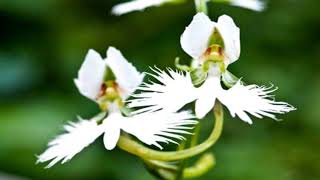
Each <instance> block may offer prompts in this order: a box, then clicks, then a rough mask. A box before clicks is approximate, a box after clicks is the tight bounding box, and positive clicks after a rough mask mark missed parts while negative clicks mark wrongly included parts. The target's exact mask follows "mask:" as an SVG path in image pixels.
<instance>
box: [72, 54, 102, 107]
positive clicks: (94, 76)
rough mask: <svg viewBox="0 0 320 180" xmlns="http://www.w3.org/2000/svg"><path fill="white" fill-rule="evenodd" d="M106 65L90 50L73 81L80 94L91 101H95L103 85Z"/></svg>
mask: <svg viewBox="0 0 320 180" xmlns="http://www.w3.org/2000/svg"><path fill="white" fill-rule="evenodd" d="M105 70H106V64H105V62H104V60H103V59H102V58H101V56H100V55H99V53H97V52H96V51H94V50H92V49H90V50H89V52H88V53H87V55H86V58H85V60H84V62H83V64H82V65H81V68H80V70H79V72H78V78H77V79H75V80H74V82H75V84H76V86H77V88H78V89H79V91H80V93H81V94H82V95H83V96H85V97H87V98H89V99H92V100H94V101H95V100H96V98H97V96H98V94H99V91H100V88H101V84H102V83H103V78H104V73H105Z"/></svg>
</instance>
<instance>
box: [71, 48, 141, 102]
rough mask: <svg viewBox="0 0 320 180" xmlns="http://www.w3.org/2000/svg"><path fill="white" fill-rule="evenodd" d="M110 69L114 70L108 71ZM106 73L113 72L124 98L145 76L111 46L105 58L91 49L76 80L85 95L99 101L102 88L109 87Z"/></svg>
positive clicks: (117, 86)
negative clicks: (106, 82) (106, 81)
mask: <svg viewBox="0 0 320 180" xmlns="http://www.w3.org/2000/svg"><path fill="white" fill-rule="evenodd" d="M107 67H108V68H107ZM108 69H109V70H111V71H112V72H107V71H108ZM106 73H113V74H114V76H115V77H116V81H115V82H116V85H115V86H116V88H118V89H119V90H120V96H121V97H122V98H123V99H126V98H127V97H128V96H129V95H130V94H131V93H133V92H134V91H135V89H136V88H137V87H138V86H139V85H140V84H141V82H142V81H143V77H144V74H141V73H139V72H138V71H137V69H136V68H135V67H134V66H132V64H131V63H129V62H128V61H127V60H126V59H125V58H124V57H123V55H122V54H121V52H120V51H119V50H117V49H116V48H114V47H110V48H109V49H108V51H107V58H105V59H103V58H102V57H101V56H100V54H99V53H97V52H96V51H94V50H92V49H91V50H89V52H88V53H87V55H86V58H85V60H84V62H83V64H82V66H81V68H80V70H79V72H78V78H77V79H75V80H74V82H75V84H76V86H77V88H78V89H79V91H80V93H81V94H82V95H83V96H85V97H87V98H89V99H91V100H93V101H97V99H98V98H99V96H101V94H100V92H101V90H102V89H101V88H108V87H105V86H106V84H105V82H104V78H105V75H106Z"/></svg>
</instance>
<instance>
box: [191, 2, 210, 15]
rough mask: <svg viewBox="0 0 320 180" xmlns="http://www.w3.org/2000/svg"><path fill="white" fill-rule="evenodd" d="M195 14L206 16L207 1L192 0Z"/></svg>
mask: <svg viewBox="0 0 320 180" xmlns="http://www.w3.org/2000/svg"><path fill="white" fill-rule="evenodd" d="M194 4H195V6H196V10H197V12H203V13H205V14H208V8H207V0H194Z"/></svg>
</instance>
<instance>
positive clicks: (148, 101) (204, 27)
mask: <svg viewBox="0 0 320 180" xmlns="http://www.w3.org/2000/svg"><path fill="white" fill-rule="evenodd" d="M181 46H182V48H183V50H184V51H185V52H186V53H187V54H189V55H190V56H191V57H193V59H194V60H195V61H196V62H197V63H196V64H197V65H198V67H197V69H196V70H199V71H203V72H202V73H204V74H205V76H204V77H205V78H204V79H203V81H202V83H201V84H200V85H201V86H199V87H195V86H194V85H193V82H192V77H191V76H192V74H190V73H189V72H185V73H182V72H177V71H173V70H171V69H169V70H168V73H166V72H165V71H161V70H159V69H155V70H153V71H154V72H155V74H152V76H153V77H155V78H156V79H157V80H158V81H159V82H160V83H150V84H148V83H144V84H143V85H142V86H141V87H139V88H138V89H140V90H142V91H143V92H142V93H140V94H135V95H133V96H134V97H135V99H133V100H130V103H129V104H128V106H129V107H143V108H142V109H140V110H138V111H136V112H135V113H141V112H153V111H158V110H166V111H172V112H175V111H177V110H179V109H181V108H182V107H183V106H184V105H185V104H187V103H190V102H192V101H196V103H195V113H196V116H197V117H198V118H199V119H202V118H203V117H204V116H205V115H206V114H207V113H208V112H209V111H210V110H211V109H212V108H213V106H214V104H215V101H216V99H218V100H219V101H220V102H221V103H222V104H224V105H225V106H226V107H227V108H228V109H229V111H230V113H231V115H232V116H233V117H235V115H237V116H239V118H240V119H241V120H243V121H245V122H248V123H250V124H251V123H252V120H251V118H250V117H249V116H248V114H251V115H253V116H255V117H258V118H262V117H263V116H267V117H270V118H273V119H276V117H275V115H274V114H275V113H280V114H282V113H286V112H289V111H292V110H295V108H294V107H292V106H291V105H289V104H288V103H285V102H277V101H275V100H274V99H273V96H272V95H270V93H272V92H273V91H275V90H276V89H274V88H273V87H269V88H267V87H259V86H257V85H248V86H246V85H244V84H243V83H242V82H241V81H240V80H238V81H235V82H234V84H233V87H231V88H230V89H228V90H225V89H223V88H222V86H221V77H222V79H223V80H224V81H228V78H230V77H231V76H230V73H229V72H228V71H227V70H226V68H227V66H228V65H229V64H231V63H233V62H235V61H236V60H238V58H239V56H240V30H239V28H238V27H237V26H236V25H235V24H234V22H233V20H232V18H231V17H229V16H227V15H223V16H220V17H219V19H218V22H212V21H211V20H210V19H209V18H208V17H207V16H206V15H205V14H203V13H198V14H197V15H195V16H194V18H193V21H192V22H191V23H190V25H189V26H188V27H187V28H186V30H185V31H184V33H183V34H182V36H181Z"/></svg>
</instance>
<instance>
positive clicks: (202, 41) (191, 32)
mask: <svg viewBox="0 0 320 180" xmlns="http://www.w3.org/2000/svg"><path fill="white" fill-rule="evenodd" d="M214 26H215V23H214V22H212V21H211V20H210V19H209V17H208V16H207V15H205V14H204V13H198V14H196V15H195V16H194V17H193V20H192V22H191V23H190V24H189V26H188V27H186V29H185V31H184V32H183V34H182V36H181V39H180V44H181V47H182V49H183V50H184V51H185V52H186V53H187V54H189V55H190V56H191V57H193V58H194V59H196V60H198V59H200V58H201V56H202V55H203V54H204V52H205V51H206V50H207V48H208V45H209V41H210V36H211V35H212V33H213V31H214Z"/></svg>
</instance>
